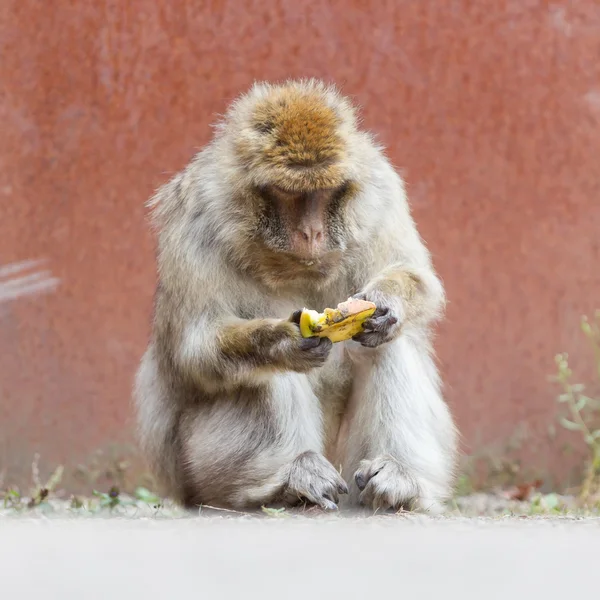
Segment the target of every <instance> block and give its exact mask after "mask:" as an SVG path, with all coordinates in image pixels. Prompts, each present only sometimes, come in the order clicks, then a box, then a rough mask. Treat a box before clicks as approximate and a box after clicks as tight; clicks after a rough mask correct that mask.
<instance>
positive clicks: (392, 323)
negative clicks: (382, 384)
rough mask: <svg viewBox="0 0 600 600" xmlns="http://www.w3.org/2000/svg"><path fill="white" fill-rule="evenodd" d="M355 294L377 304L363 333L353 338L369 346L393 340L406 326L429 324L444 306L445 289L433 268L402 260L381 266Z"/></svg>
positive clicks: (439, 314) (437, 316) (436, 317)
mask: <svg viewBox="0 0 600 600" xmlns="http://www.w3.org/2000/svg"><path fill="white" fill-rule="evenodd" d="M354 297H355V298H360V299H362V300H369V301H371V302H373V303H375V305H376V306H377V310H376V311H375V313H374V314H373V316H372V317H371V318H370V319H367V321H365V324H364V330H363V332H361V333H360V334H358V335H356V336H355V337H354V338H353V339H354V340H355V341H357V342H360V343H361V344H363V345H364V346H369V347H376V346H379V345H381V344H383V343H385V342H389V341H391V340H393V339H395V338H396V337H397V336H398V335H400V333H401V331H402V330H403V329H404V328H405V327H410V326H417V327H418V326H426V325H428V324H429V323H430V322H432V321H434V320H436V319H438V318H439V317H440V316H441V314H442V312H443V309H444V305H445V296H444V288H443V286H442V283H441V281H440V280H439V278H438V277H437V275H436V273H435V272H434V270H433V268H431V267H430V266H425V267H417V266H409V265H406V264H404V263H398V264H394V265H391V266H389V267H387V268H386V269H384V270H383V271H382V272H381V273H380V274H379V275H378V276H376V277H375V278H374V279H372V280H371V281H370V282H369V283H368V284H367V285H366V286H365V288H364V289H363V291H362V292H360V293H359V294H356V295H355V296H354Z"/></svg>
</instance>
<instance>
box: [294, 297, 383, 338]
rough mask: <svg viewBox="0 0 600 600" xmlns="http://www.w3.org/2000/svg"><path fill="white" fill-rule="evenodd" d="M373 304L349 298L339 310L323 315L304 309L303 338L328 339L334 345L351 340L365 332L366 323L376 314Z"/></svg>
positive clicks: (330, 309) (331, 310) (301, 330)
mask: <svg viewBox="0 0 600 600" xmlns="http://www.w3.org/2000/svg"><path fill="white" fill-rule="evenodd" d="M376 308H377V307H376V306H375V304H373V302H368V301H366V300H356V299H354V298H348V300H346V301H345V302H341V303H340V304H338V305H337V308H326V309H325V310H324V311H323V312H322V313H319V312H317V311H316V310H310V309H308V308H304V309H303V310H302V314H301V315H300V333H301V335H302V337H305V338H307V337H327V338H329V339H330V340H331V341H332V342H333V343H335V342H344V341H346V340H349V339H351V338H352V337H354V336H355V335H356V334H358V333H360V332H361V331H362V330H363V325H364V322H365V321H366V320H367V319H368V318H369V317H370V316H371V315H372V314H373V313H374V312H375V309H376Z"/></svg>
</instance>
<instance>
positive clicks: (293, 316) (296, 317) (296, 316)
mask: <svg viewBox="0 0 600 600" xmlns="http://www.w3.org/2000/svg"><path fill="white" fill-rule="evenodd" d="M301 315H302V310H301V309H300V310H295V311H294V312H293V313H292V314H291V315H290V318H289V320H290V322H292V323H295V324H296V325H300V317H301Z"/></svg>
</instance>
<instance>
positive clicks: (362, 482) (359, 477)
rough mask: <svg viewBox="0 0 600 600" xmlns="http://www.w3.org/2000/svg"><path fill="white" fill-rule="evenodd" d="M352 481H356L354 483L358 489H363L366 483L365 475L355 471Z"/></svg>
mask: <svg viewBox="0 0 600 600" xmlns="http://www.w3.org/2000/svg"><path fill="white" fill-rule="evenodd" d="M354 481H356V485H357V486H358V489H359V490H360V491H361V492H362V491H363V490H364V489H365V486H366V485H367V482H366V480H365V476H364V475H363V474H362V473H357V474H356V475H355V476H354Z"/></svg>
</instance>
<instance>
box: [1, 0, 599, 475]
mask: <svg viewBox="0 0 600 600" xmlns="http://www.w3.org/2000/svg"><path fill="white" fill-rule="evenodd" d="M0 56H1V60H0V122H1V129H2V133H1V135H0V217H1V218H0V470H1V469H2V467H4V468H8V469H9V470H10V471H11V474H12V477H15V476H17V475H19V473H21V474H27V473H28V472H29V464H30V461H31V457H32V455H33V452H34V451H39V452H41V454H42V457H43V460H44V462H45V463H46V464H48V465H52V464H55V463H56V462H58V461H63V460H65V461H67V463H74V462H77V461H80V460H84V459H85V457H86V456H88V454H89V453H90V452H91V451H93V450H95V449H97V448H101V447H106V445H107V444H109V443H111V442H115V441H116V442H126V441H128V440H130V439H131V424H130V418H131V411H130V406H129V392H130V386H131V381H132V376H133V373H134V370H135V368H136V365H137V361H138V359H139V357H140V355H141V353H142V351H143V348H144V345H145V343H146V339H147V335H148V329H149V319H150V310H151V303H152V295H153V286H154V256H153V241H152V238H151V236H150V233H149V231H148V228H147V223H146V222H145V212H144V209H143V203H144V201H145V200H146V199H147V197H148V196H149V195H150V194H151V193H152V191H153V189H154V188H155V187H156V186H157V185H159V184H160V183H162V182H163V181H165V180H166V179H167V177H168V176H169V175H170V174H171V173H173V172H174V171H176V170H178V169H179V168H181V167H182V166H183V165H184V164H185V162H186V161H187V160H188V159H189V158H190V157H191V156H192V154H193V152H194V151H195V150H196V149H197V148H198V147H199V146H201V145H202V144H204V143H205V142H206V141H207V140H208V139H209V136H210V133H211V131H210V128H209V123H210V122H211V121H212V120H213V119H214V117H215V114H216V113H219V112H222V111H223V109H224V107H225V105H226V103H228V102H229V101H230V100H231V99H232V98H233V97H234V96H235V95H236V94H237V93H238V92H240V91H242V90H245V89H246V88H247V87H248V85H249V84H250V83H251V82H252V81H253V80H254V79H256V78H258V79H279V78H285V77H296V76H318V77H324V78H327V79H330V80H333V81H335V82H337V83H339V84H341V85H342V86H343V89H344V90H345V91H346V92H347V93H349V94H352V95H353V96H354V97H355V98H356V100H357V101H358V102H359V103H360V104H362V105H363V106H364V107H365V112H364V117H365V123H366V125H367V126H368V127H370V128H372V129H373V130H374V131H375V132H377V133H378V135H379V137H380V139H381V140H382V141H383V142H384V143H385V144H386V145H387V146H388V147H389V154H390V156H391V158H392V159H393V162H394V163H395V164H396V165H397V166H399V167H400V168H401V169H402V171H403V173H404V175H405V177H406V179H407V181H408V185H409V192H410V196H411V198H412V202H413V206H414V212H415V215H416V218H417V220H418V222H419V224H420V227H421V230H422V232H423V235H424V236H425V238H426V240H427V241H428V244H429V246H430V248H431V250H432V252H433V254H434V258H435V262H436V265H437V267H438V269H439V271H440V273H441V275H442V276H443V278H444V280H445V283H446V285H447V289H448V295H449V298H450V304H449V309H448V317H447V320H446V322H445V324H444V325H443V327H442V328H441V331H440V335H439V343H438V348H439V354H440V359H441V362H442V366H443V370H444V374H445V379H446V382H447V394H448V398H449V400H450V402H451V404H452V406H453V409H454V411H455V413H456V415H457V418H458V421H459V424H460V427H461V429H462V432H463V435H464V442H465V443H464V448H465V450H466V451H467V452H473V451H474V450H476V449H478V448H479V449H481V448H484V447H485V445H486V444H489V443H492V442H494V441H496V440H505V439H507V438H508V437H510V436H511V435H512V434H513V433H514V431H515V428H516V427H517V425H519V424H521V425H523V424H525V425H526V428H527V431H528V432H529V435H530V436H532V437H531V438H530V440H529V441H528V442H527V444H526V447H525V448H524V449H523V450H522V455H523V456H524V457H525V459H526V461H527V462H528V464H530V465H534V466H536V467H538V468H540V469H542V470H544V469H546V468H551V467H553V466H554V465H559V464H560V449H559V447H558V446H556V445H553V444H552V442H550V440H549V439H548V436H547V429H548V426H549V425H550V424H551V423H552V422H553V420H554V412H555V406H554V400H553V390H552V389H551V387H550V386H549V384H548V382H547V379H546V377H547V375H548V374H549V373H551V372H552V371H553V356H554V354H555V352H557V351H559V350H563V349H565V350H569V351H570V352H571V355H572V356H573V357H574V358H577V357H581V356H585V353H584V343H583V342H582V338H581V337H580V335H579V333H578V320H579V317H580V314H581V313H583V312H589V311H591V310H592V309H593V308H596V307H597V306H599V305H600V256H599V247H600V200H599V194H600V168H599V162H598V160H599V157H600V61H599V60H598V57H599V56H600V6H599V5H598V2H596V1H595V0H579V2H577V3H573V2H566V1H562V2H558V1H557V2H554V3H549V2H545V1H542V0H502V1H500V0H478V1H476V0H468V1H467V0H462V1H460V0H446V1H444V2H415V1H413V0H396V1H383V0H379V1H375V0H372V1H371V2H364V1H363V0H353V1H349V0H337V1H330V2H320V1H316V0H315V1H309V0H260V1H259V0H253V1H246V2H237V1H235V0H230V1H225V0H223V1H218V0H213V1H210V2H209V1H204V2H199V1H191V0H176V1H170V2H167V1H166V0H165V1H158V2H157V1H155V0H130V1H129V2H120V1H118V0H98V1H97V2H93V3H85V2H74V1H70V2H69V1H65V2H60V3H54V4H53V5H52V6H50V3H48V4H47V5H43V6H42V5H40V3H39V2H34V1H33V0H4V1H3V2H2V6H1V8H0ZM38 259H39V260H44V261H45V262H44V263H38V264H33V265H27V264H23V263H24V261H29V260H38ZM28 275H29V277H28V278H27V276H28ZM24 277H25V278H26V279H22V278H24Z"/></svg>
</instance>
